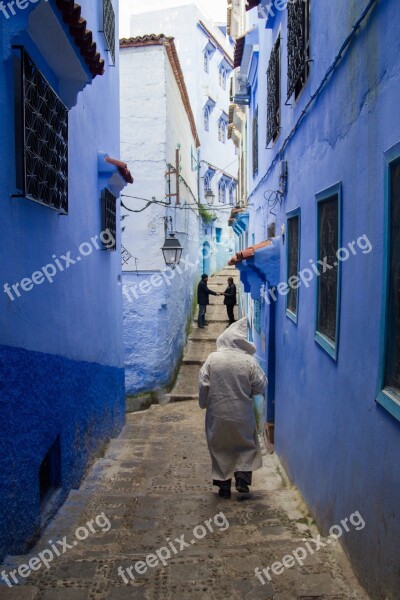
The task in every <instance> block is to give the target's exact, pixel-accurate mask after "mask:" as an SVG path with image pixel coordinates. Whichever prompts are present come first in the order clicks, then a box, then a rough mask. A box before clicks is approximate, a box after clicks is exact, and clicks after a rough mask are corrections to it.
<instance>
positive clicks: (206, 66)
mask: <svg viewBox="0 0 400 600" xmlns="http://www.w3.org/2000/svg"><path fill="white" fill-rule="evenodd" d="M203 68H204V73H209V71H210V53H209V51H208V50H207V49H205V50H204V54H203Z"/></svg>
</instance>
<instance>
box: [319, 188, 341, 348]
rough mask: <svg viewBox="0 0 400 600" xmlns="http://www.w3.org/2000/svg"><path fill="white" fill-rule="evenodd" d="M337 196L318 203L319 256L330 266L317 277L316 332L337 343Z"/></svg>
mask: <svg viewBox="0 0 400 600" xmlns="http://www.w3.org/2000/svg"><path fill="white" fill-rule="evenodd" d="M338 211H339V198H338V196H337V195H335V196H332V197H331V198H328V199H327V200H324V201H323V202H319V204H318V259H319V260H321V261H325V262H326V263H327V264H328V265H330V268H329V269H327V270H326V271H325V272H324V273H321V274H320V276H319V279H318V313H317V316H318V322H317V331H318V332H319V333H322V334H323V335H325V336H326V337H327V338H328V339H329V340H331V341H332V342H334V343H335V342H336V322H337V287H338V266H337V265H338V263H337V257H336V253H337V250H338V244H339V212H338Z"/></svg>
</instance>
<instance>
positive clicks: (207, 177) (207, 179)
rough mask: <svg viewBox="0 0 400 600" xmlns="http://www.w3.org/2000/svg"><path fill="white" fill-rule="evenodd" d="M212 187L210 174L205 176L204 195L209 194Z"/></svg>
mask: <svg viewBox="0 0 400 600" xmlns="http://www.w3.org/2000/svg"><path fill="white" fill-rule="evenodd" d="M210 186H211V178H210V176H209V174H208V173H206V174H205V175H204V194H206V193H207V192H208V190H209V189H210Z"/></svg>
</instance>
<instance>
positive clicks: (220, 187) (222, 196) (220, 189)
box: [218, 179, 226, 204]
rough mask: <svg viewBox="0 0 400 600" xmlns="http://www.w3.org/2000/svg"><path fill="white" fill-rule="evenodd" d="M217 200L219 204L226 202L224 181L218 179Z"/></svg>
mask: <svg viewBox="0 0 400 600" xmlns="http://www.w3.org/2000/svg"><path fill="white" fill-rule="evenodd" d="M218 200H219V202H221V204H225V202H226V183H225V180H224V179H220V182H219V184H218Z"/></svg>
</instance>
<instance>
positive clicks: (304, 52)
mask: <svg viewBox="0 0 400 600" xmlns="http://www.w3.org/2000/svg"><path fill="white" fill-rule="evenodd" d="M310 62H312V60H311V58H310V0H297V1H296V2H291V3H289V4H288V89H287V100H286V103H288V102H289V100H290V98H291V97H292V95H293V94H295V98H297V97H298V96H299V94H300V92H301V90H302V89H303V87H304V86H305V84H306V82H307V80H308V77H309V75H310Z"/></svg>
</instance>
